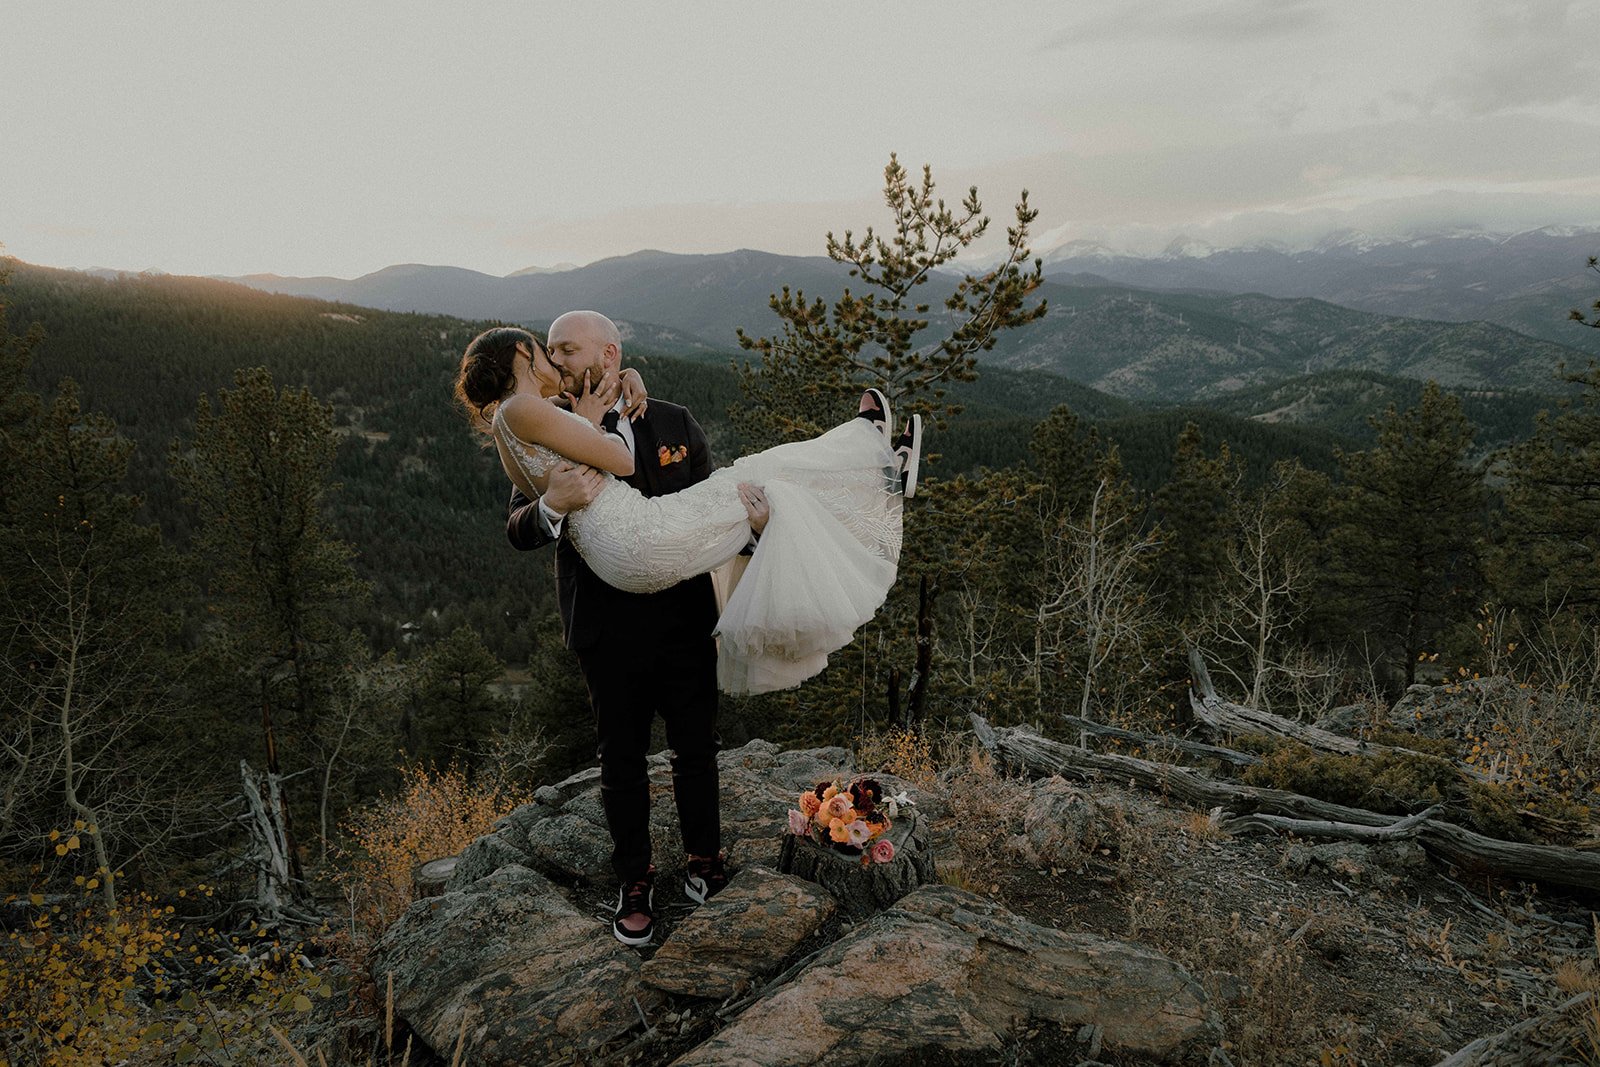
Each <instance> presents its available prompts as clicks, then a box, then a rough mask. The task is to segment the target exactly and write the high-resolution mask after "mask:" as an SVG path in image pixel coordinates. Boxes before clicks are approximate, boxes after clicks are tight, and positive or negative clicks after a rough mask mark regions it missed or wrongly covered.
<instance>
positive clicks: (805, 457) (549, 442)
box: [455, 327, 921, 693]
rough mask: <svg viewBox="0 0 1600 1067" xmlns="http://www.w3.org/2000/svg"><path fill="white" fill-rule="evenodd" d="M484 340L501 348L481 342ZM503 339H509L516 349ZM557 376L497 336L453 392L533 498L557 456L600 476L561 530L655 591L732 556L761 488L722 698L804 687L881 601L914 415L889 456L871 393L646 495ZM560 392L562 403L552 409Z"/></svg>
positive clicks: (730, 623)
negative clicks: (820, 421) (799, 436)
mask: <svg viewBox="0 0 1600 1067" xmlns="http://www.w3.org/2000/svg"><path fill="white" fill-rule="evenodd" d="M490 334H494V335H497V336H496V337H495V338H494V339H493V340H494V342H496V343H488V342H486V339H487V338H489V336H490ZM501 334H515V337H514V340H515V342H516V343H515V345H514V346H512V345H508V344H506V343H505V342H506V341H508V340H511V339H513V338H511V337H508V336H498V335H501ZM628 373H629V374H630V375H632V374H634V372H632V371H630V372H628ZM561 377H562V376H561V372H560V370H559V369H557V368H556V366H555V365H554V364H553V363H551V361H550V358H549V353H548V351H547V350H546V349H545V346H544V344H543V343H542V342H540V341H539V339H538V338H536V337H535V336H534V335H533V334H531V333H528V332H526V331H523V330H512V329H511V328H509V327H501V328H499V329H496V330H492V331H488V332H487V333H485V334H483V335H480V337H479V338H477V339H475V340H474V341H473V342H472V344H470V345H469V346H468V347H467V351H466V354H465V355H464V356H463V358H462V361H461V369H460V373H459V375H458V376H457V380H456V390H455V391H456V396H457V397H458V398H459V399H460V400H461V401H462V403H463V405H464V406H465V407H466V408H467V409H468V411H469V413H471V414H472V416H473V418H474V422H475V423H476V424H477V425H478V427H479V428H480V429H483V430H485V431H487V432H488V433H489V434H490V435H491V436H492V437H493V440H494V443H495V447H496V449H497V450H498V452H499V455H500V462H501V465H502V466H503V467H504V468H505V471H506V474H507V475H508V476H509V477H510V478H511V480H512V481H513V482H514V483H515V484H516V486H517V487H518V488H519V489H521V490H522V492H523V493H524V494H526V495H528V496H529V497H530V498H531V497H534V496H536V495H538V494H540V493H542V492H543V491H544V489H545V487H546V484H547V480H548V475H549V473H550V471H551V470H552V469H553V468H554V467H555V466H556V465H557V464H558V463H559V462H561V460H562V459H567V460H571V461H573V462H575V463H582V464H587V465H588V466H590V467H594V468H595V469H597V470H600V471H604V472H606V479H605V484H604V486H603V488H602V489H601V491H600V493H599V495H598V496H596V497H595V499H594V500H593V502H591V503H590V504H589V505H588V506H587V507H585V508H583V509H581V510H579V511H575V512H572V513H570V514H569V516H568V518H567V526H566V534H567V537H568V539H569V540H570V541H571V542H572V545H573V547H574V548H576V549H577V551H578V553H579V554H580V555H581V556H582V557H583V559H584V561H585V562H586V563H588V564H589V567H590V569H591V570H593V571H594V573H595V574H596V575H597V576H598V577H599V578H600V579H601V580H602V581H604V582H606V583H607V584H609V585H612V586H614V587H616V588H618V589H622V590H625V591H627V592H635V593H650V592H655V591H658V590H661V589H666V588H668V587H670V586H673V585H676V584H677V583H678V582H681V581H683V580H684V579H686V578H689V577H692V576H694V575H696V574H704V573H707V572H709V571H712V570H714V569H716V568H717V567H719V566H721V565H722V564H724V563H727V562H728V561H730V560H732V559H733V558H734V557H736V556H738V555H739V553H740V551H741V550H742V549H744V548H745V546H746V545H748V544H749V542H750V538H751V528H750V523H749V516H748V513H747V510H746V506H745V504H744V502H743V500H742V499H741V494H740V486H741V485H744V484H746V483H753V484H758V485H762V486H763V488H764V490H765V495H766V498H767V500H768V501H769V502H770V507H771V518H770V520H769V521H768V522H767V525H766V527H765V529H764V530H763V531H762V534H761V537H760V539H759V540H758V541H757V542H756V547H755V551H754V553H753V555H752V556H751V558H750V560H749V564H748V566H747V567H746V568H745V571H744V573H743V575H742V576H741V577H740V578H739V580H738V584H737V585H736V586H735V587H734V589H733V592H732V593H731V594H730V595H729V597H728V602H727V605H726V607H725V608H724V610H723V612H722V617H721V619H720V620H719V621H718V624H717V631H716V633H717V636H718V638H719V647H718V655H717V677H718V684H719V686H720V687H721V688H722V689H723V690H724V691H725V692H730V693H760V692H768V691H771V690H775V689H786V688H790V687H793V686H796V685H799V684H800V683H801V682H803V681H805V680H806V679H807V678H810V677H812V676H813V675H815V674H816V673H817V672H819V671H820V670H822V668H823V667H824V666H825V665H826V664H827V662H828V655H829V653H831V652H834V651H837V650H838V649H840V648H842V647H843V646H844V645H845V644H847V643H848V642H849V641H850V638H851V636H852V635H853V634H854V633H855V631H856V629H857V628H858V627H860V626H861V625H862V624H863V623H865V622H867V621H868V620H869V619H871V618H872V616H873V614H874V613H875V612H876V611H877V609H878V608H879V607H880V606H881V605H882V604H883V601H884V598H885V597H886V596H887V595H888V592H889V587H890V586H891V585H892V584H893V582H894V576H895V566H896V564H897V562H898V561H899V557H900V539H901V525H900V523H901V509H902V506H903V501H904V498H905V497H909V496H911V495H913V494H914V493H915V488H916V486H915V479H916V473H917V462H918V459H919V455H918V453H919V452H920V448H921V418H920V416H916V415H913V416H912V418H911V421H910V423H909V424H908V426H907V429H906V432H905V433H904V434H903V435H902V436H901V438H900V440H899V441H898V442H896V444H899V445H901V448H900V449H899V451H900V452H901V454H902V455H901V456H898V457H897V455H896V449H895V448H894V447H891V443H890V441H889V437H888V435H889V428H890V421H889V406H888V403H887V401H886V399H885V398H884V397H883V394H882V393H880V392H878V391H877V390H875V389H869V390H867V392H866V393H865V394H864V395H863V397H862V402H861V413H860V417H858V418H853V419H850V420H849V421H848V422H845V423H844V424H842V425H840V426H836V427H834V428H833V429H832V430H829V431H828V432H827V433H824V434H822V435H821V436H820V437H816V438H813V439H811V440H809V441H799V442H794V443H791V444H784V445H779V446H777V447H776V448H770V449H767V450H766V451H764V452H758V453H755V454H754V455H749V456H745V457H743V458H741V459H738V460H736V461H734V463H733V464H732V465H731V466H728V467H723V468H720V469H718V470H716V471H713V472H712V473H711V475H710V476H709V477H708V478H706V479H704V480H703V481H700V482H697V483H695V484H694V485H691V486H689V487H688V488H686V489H683V490H680V491H678V492H676V493H668V494H664V495H661V496H654V497H646V496H644V495H643V494H641V493H640V492H639V491H638V490H637V489H635V488H634V487H633V486H631V485H629V484H628V483H627V482H625V481H623V480H622V479H624V478H627V477H629V476H630V475H632V474H633V473H634V457H633V453H632V451H631V450H630V449H629V447H628V445H627V444H626V443H625V442H624V441H623V440H622V438H621V437H620V436H619V435H617V434H616V433H615V432H607V431H606V430H605V428H604V416H605V414H606V412H607V411H608V410H610V405H608V404H606V403H605V402H604V401H603V400H601V399H599V398H598V397H597V396H596V395H595V393H593V392H592V391H589V390H585V391H584V392H583V393H582V394H581V395H578V396H572V395H571V394H565V393H563V391H562V381H561ZM560 398H565V399H566V400H568V401H570V402H571V407H570V410H569V409H568V408H562V407H558V406H557V405H556V404H555V403H553V401H554V400H556V399H560Z"/></svg>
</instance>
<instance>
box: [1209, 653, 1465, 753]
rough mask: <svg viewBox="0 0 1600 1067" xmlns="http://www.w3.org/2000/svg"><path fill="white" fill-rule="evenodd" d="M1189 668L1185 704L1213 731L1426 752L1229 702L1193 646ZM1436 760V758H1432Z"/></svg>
mask: <svg viewBox="0 0 1600 1067" xmlns="http://www.w3.org/2000/svg"><path fill="white" fill-rule="evenodd" d="M1189 670H1190V672H1191V673H1192V675H1193V677H1194V684H1195V687H1194V689H1191V690H1190V691H1189V706H1190V707H1191V708H1192V709H1193V710H1194V714H1195V717H1196V718H1198V719H1199V720H1200V721H1201V722H1203V723H1205V724H1206V725H1207V726H1209V727H1211V728H1212V729H1213V730H1216V731H1219V732H1221V733H1232V734H1266V735H1269V736H1272V737H1283V738H1287V739H1289V740H1291V741H1298V742H1300V743H1301V744H1302V745H1306V746H1307V747H1309V748H1314V749H1316V750H1317V751H1319V752H1333V753H1337V754H1339V755H1345V756H1381V755H1384V754H1386V753H1389V754H1394V753H1399V754H1403V755H1408V756H1426V755H1428V753H1426V752H1418V751H1417V750H1416V749H1411V748H1401V747H1398V746H1395V745H1380V744H1377V743H1375V742H1372V741H1363V740H1361V739H1359V738H1355V737H1345V736H1344V735H1343V734H1336V733H1332V732H1330V731H1328V730H1320V729H1318V728H1317V727H1315V726H1307V725H1306V724H1305V723H1300V722H1295V721H1293V720H1292V719H1285V718H1283V717H1282V716H1280V715H1274V714H1272V713H1271V712H1269V711H1260V710H1258V709H1256V708H1247V707H1244V706H1243V705H1241V704H1232V703H1229V702H1228V701H1226V700H1223V699H1222V698H1221V697H1219V696H1218V695H1217V690H1216V688H1215V687H1214V686H1213V685H1212V684H1211V674H1210V672H1209V671H1207V670H1206V664H1205V660H1203V659H1202V658H1201V657H1200V650H1199V649H1197V648H1194V647H1192V646H1191V647H1190V649H1189ZM1432 758H1434V759H1437V758H1438V757H1437V756H1435V757H1432ZM1451 762H1452V763H1454V764H1455V767H1456V769H1457V770H1459V771H1460V772H1461V773H1462V774H1464V775H1466V776H1467V777H1469V778H1473V779H1476V780H1477V781H1480V782H1492V781H1494V780H1495V779H1493V778H1492V777H1491V776H1489V775H1487V774H1485V773H1484V772H1483V771H1481V770H1479V769H1478V768H1476V767H1473V766H1471V765H1470V764H1466V763H1462V762H1461V761H1460V760H1452V761H1451Z"/></svg>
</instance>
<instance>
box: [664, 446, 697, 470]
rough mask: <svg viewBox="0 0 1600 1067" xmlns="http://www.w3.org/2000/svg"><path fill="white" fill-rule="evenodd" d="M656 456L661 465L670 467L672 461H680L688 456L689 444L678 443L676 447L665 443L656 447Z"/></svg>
mask: <svg viewBox="0 0 1600 1067" xmlns="http://www.w3.org/2000/svg"><path fill="white" fill-rule="evenodd" d="M656 458H657V459H659V460H660V461H661V465H662V466H663V467H670V466H672V465H673V464H674V463H682V462H683V461H684V460H686V459H688V458H689V446H688V445H679V446H678V447H677V448H668V447H667V446H666V445H662V446H661V447H660V448H658V449H656Z"/></svg>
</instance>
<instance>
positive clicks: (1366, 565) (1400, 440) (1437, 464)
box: [1329, 382, 1484, 685]
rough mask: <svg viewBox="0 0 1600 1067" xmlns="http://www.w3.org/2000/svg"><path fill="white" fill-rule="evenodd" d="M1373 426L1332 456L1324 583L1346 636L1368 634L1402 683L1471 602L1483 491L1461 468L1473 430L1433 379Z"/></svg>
mask: <svg viewBox="0 0 1600 1067" xmlns="http://www.w3.org/2000/svg"><path fill="white" fill-rule="evenodd" d="M1374 426H1375V428H1376V429H1377V432H1378V439H1377V443H1376V444H1375V445H1374V447H1372V448H1371V449H1369V450H1367V451H1365V452H1352V453H1342V454H1341V455H1340V466H1341V469H1342V471H1343V477H1344V490H1343V493H1342V494H1341V496H1340V498H1339V500H1338V506H1339V518H1340V521H1339V525H1338V526H1337V527H1336V528H1335V529H1334V531H1333V533H1332V539H1331V543H1330V550H1331V553H1332V557H1333V558H1332V561H1331V562H1332V573H1331V574H1330V576H1329V577H1330V582H1331V584H1332V586H1333V590H1334V593H1335V594H1336V596H1337V597H1338V603H1339V607H1340V609H1341V616H1342V622H1343V624H1344V627H1345V630H1346V633H1347V634H1348V635H1350V636H1352V637H1353V636H1354V635H1356V634H1363V633H1365V634H1370V635H1372V636H1373V637H1374V638H1376V640H1377V641H1378V643H1379V646H1380V649H1381V651H1382V653H1383V654H1384V656H1385V658H1387V659H1388V660H1389V661H1390V662H1391V664H1392V665H1393V666H1394V667H1396V668H1397V670H1398V671H1399V673H1401V674H1402V675H1403V676H1404V679H1405V684H1406V685H1410V684H1411V683H1413V682H1414V681H1416V665H1417V660H1418V657H1419V656H1421V655H1422V654H1423V653H1424V652H1425V651H1426V650H1427V649H1429V648H1430V647H1434V644H1435V642H1436V641H1437V640H1438V639H1439V638H1440V636H1441V634H1442V633H1443V632H1444V630H1445V629H1446V627H1447V626H1449V625H1450V624H1451V623H1452V622H1457V621H1462V620H1465V619H1467V618H1470V617H1471V615H1472V612H1473V610H1474V609H1475V608H1476V606H1477V603H1478V598H1479V594H1480V591H1481V588H1482V578H1481V574H1480V567H1479V553H1480V551H1481V547H1482V542H1483V536H1484V489H1483V483H1482V480H1481V479H1480V477H1479V475H1478V473H1477V472H1476V471H1474V470H1472V469H1471V468H1470V467H1469V466H1468V465H1467V453H1468V450H1469V449H1470V447H1471V445H1472V436H1473V427H1472V424H1471V422H1469V421H1468V420H1467V418H1466V416H1465V415H1463V414H1462V411H1461V403H1460V401H1459V400H1457V399H1456V398H1455V397H1453V396H1449V395H1447V394H1445V393H1444V392H1442V391H1441V390H1440V388H1439V386H1438V384H1437V383H1435V382H1429V383H1428V386H1427V388H1426V389H1424V390H1423V394H1422V399H1421V400H1420V401H1419V402H1418V404H1417V406H1416V407H1414V408H1411V409H1409V410H1407V411H1405V412H1398V411H1396V410H1395V409H1394V408H1392V407H1391V408H1390V409H1389V411H1388V413H1387V414H1386V415H1385V416H1383V417H1382V418H1381V419H1375V420H1374Z"/></svg>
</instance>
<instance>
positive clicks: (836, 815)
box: [822, 793, 856, 822]
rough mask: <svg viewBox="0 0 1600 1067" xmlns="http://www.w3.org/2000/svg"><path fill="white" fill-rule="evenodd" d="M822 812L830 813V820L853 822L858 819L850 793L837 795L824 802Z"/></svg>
mask: <svg viewBox="0 0 1600 1067" xmlns="http://www.w3.org/2000/svg"><path fill="white" fill-rule="evenodd" d="M822 810H823V811H825V812H827V813H828V818H829V819H843V820H844V821H845V822H851V821H853V820H854V819H855V817H856V812H855V808H854V807H853V806H852V805H851V804H850V794H849V793H835V794H834V795H833V796H831V797H829V798H828V799H827V800H825V801H823V802H822Z"/></svg>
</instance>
